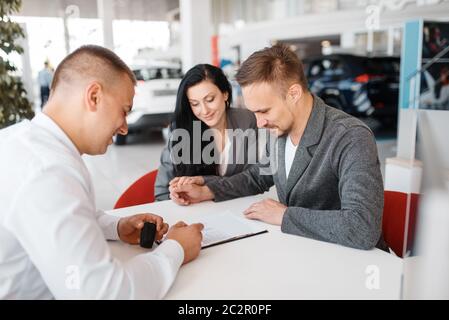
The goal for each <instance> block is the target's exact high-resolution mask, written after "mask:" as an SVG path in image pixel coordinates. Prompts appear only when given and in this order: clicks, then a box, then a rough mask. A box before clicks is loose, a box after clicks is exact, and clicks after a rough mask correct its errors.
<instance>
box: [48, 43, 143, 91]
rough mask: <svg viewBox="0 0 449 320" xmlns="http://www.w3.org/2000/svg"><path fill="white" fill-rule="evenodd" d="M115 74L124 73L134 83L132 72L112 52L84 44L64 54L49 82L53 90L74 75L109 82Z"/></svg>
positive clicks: (71, 78) (72, 78) (70, 79)
mask: <svg viewBox="0 0 449 320" xmlns="http://www.w3.org/2000/svg"><path fill="white" fill-rule="evenodd" d="M117 74H126V75H127V76H128V77H129V79H130V80H131V81H132V83H133V84H134V85H136V83H137V81H136V78H135V76H134V73H133V72H132V71H131V70H130V69H129V67H128V66H127V65H126V64H125V63H124V62H123V60H122V59H120V57H119V56H117V55H116V54H115V53H114V52H112V51H111V50H109V49H106V48H104V47H101V46H96V45H85V46H82V47H79V48H78V49H76V50H75V51H73V52H72V53H71V54H69V55H68V56H66V57H65V58H64V59H63V60H62V61H61V63H60V64H59V65H58V67H57V68H56V71H55V74H54V76H53V81H52V83H51V89H52V90H55V89H56V88H57V86H58V85H59V84H60V83H61V82H62V81H68V82H70V81H72V80H74V78H75V77H77V76H78V77H81V78H88V77H91V78H97V79H101V80H103V82H104V83H110V82H111V80H112V79H114V76H117Z"/></svg>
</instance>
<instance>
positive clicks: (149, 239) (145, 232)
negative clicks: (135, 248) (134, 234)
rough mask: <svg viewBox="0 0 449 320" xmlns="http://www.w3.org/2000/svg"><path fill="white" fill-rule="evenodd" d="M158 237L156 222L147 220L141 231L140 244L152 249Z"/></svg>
mask: <svg viewBox="0 0 449 320" xmlns="http://www.w3.org/2000/svg"><path fill="white" fill-rule="evenodd" d="M155 237H156V224H154V223H151V222H145V223H144V224H143V228H142V230H141V231H140V246H141V247H142V248H147V249H151V248H152V247H153V242H154V239H155Z"/></svg>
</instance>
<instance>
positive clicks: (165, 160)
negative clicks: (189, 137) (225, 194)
mask: <svg viewBox="0 0 449 320" xmlns="http://www.w3.org/2000/svg"><path fill="white" fill-rule="evenodd" d="M226 119H227V129H242V130H243V131H245V130H247V129H254V130H255V132H256V131H257V122H256V117H255V116H254V114H253V113H252V112H250V111H249V110H247V109H237V108H230V109H228V110H227V112H226ZM231 148H232V155H233V159H229V162H230V163H228V164H227V167H226V172H225V176H226V177H227V176H232V175H234V174H237V173H240V172H242V171H243V170H246V169H248V168H249V167H250V166H251V163H248V161H246V162H245V161H237V159H239V157H240V155H244V154H245V153H246V154H247V153H248V152H249V153H250V154H255V153H256V154H257V145H248V143H243V144H242V143H237V142H236V138H234V139H232V140H231ZM171 149H172V148H171V137H170V138H169V142H168V143H167V145H166V146H165V148H164V150H163V151H162V154H161V159H160V162H161V164H160V166H159V169H158V174H157V178H156V183H155V190H154V192H155V198H156V200H157V201H161V200H168V199H170V197H169V196H170V191H169V190H168V184H169V182H170V181H171V180H172V179H173V178H175V169H174V166H173V163H172V160H171V158H170V154H171ZM241 159H243V158H241ZM245 160H248V159H245ZM254 162H256V161H254ZM253 164H254V163H253Z"/></svg>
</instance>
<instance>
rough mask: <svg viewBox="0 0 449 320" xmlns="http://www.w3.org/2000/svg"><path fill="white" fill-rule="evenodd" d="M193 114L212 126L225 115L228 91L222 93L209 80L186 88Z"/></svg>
mask: <svg viewBox="0 0 449 320" xmlns="http://www.w3.org/2000/svg"><path fill="white" fill-rule="evenodd" d="M187 98H188V99H189V103H190V107H191V108H192V111H193V114H194V115H195V116H196V117H197V118H198V119H200V120H201V121H203V122H204V123H205V124H207V126H208V127H210V128H213V127H215V126H216V125H217V124H219V123H221V122H222V121H223V118H224V117H225V116H226V101H227V100H228V93H227V92H226V93H223V92H221V91H220V89H219V88H218V87H217V86H216V85H215V84H213V83H212V82H211V81H208V80H204V81H202V82H200V83H198V84H196V85H194V86H193V87H190V88H189V89H188V90H187Z"/></svg>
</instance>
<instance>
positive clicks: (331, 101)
mask: <svg viewBox="0 0 449 320" xmlns="http://www.w3.org/2000/svg"><path fill="white" fill-rule="evenodd" d="M324 103H326V104H327V105H328V106H331V107H333V108H335V109H338V110H343V105H342V103H341V101H340V99H338V98H333V97H328V98H325V99H324Z"/></svg>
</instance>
